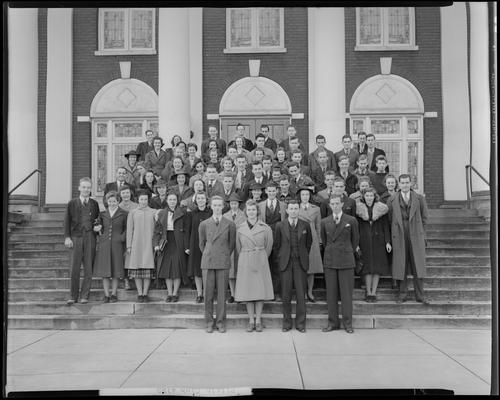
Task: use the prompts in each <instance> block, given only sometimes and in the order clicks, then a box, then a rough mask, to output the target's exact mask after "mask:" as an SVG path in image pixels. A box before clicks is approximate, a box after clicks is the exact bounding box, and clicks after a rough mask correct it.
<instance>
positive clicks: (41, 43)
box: [38, 8, 47, 204]
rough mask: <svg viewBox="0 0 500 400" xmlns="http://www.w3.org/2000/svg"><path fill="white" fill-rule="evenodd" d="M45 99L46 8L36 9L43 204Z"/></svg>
mask: <svg viewBox="0 0 500 400" xmlns="http://www.w3.org/2000/svg"><path fill="white" fill-rule="evenodd" d="M46 100H47V9H46V8H39V9H38V168H39V169H40V170H42V172H43V173H42V188H41V199H42V200H41V201H42V203H43V204H45V194H46V186H47V185H46V184H47V179H46V175H45V171H46V170H47V151H46V141H45V111H46Z"/></svg>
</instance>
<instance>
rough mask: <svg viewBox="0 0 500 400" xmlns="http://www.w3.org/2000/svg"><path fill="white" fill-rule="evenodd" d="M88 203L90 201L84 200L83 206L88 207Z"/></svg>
mask: <svg viewBox="0 0 500 400" xmlns="http://www.w3.org/2000/svg"><path fill="white" fill-rule="evenodd" d="M87 204H89V201H88V200H87V199H85V200H83V206H84V207H87Z"/></svg>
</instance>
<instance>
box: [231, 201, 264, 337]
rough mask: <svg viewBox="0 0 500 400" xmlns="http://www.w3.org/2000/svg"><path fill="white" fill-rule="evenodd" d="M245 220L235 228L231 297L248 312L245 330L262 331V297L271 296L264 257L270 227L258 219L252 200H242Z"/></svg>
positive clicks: (255, 206) (257, 209)
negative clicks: (233, 274) (233, 287)
mask: <svg viewBox="0 0 500 400" xmlns="http://www.w3.org/2000/svg"><path fill="white" fill-rule="evenodd" d="M245 214H246V216H247V220H246V222H243V223H242V224H241V225H240V226H239V227H238V228H237V230H236V252H237V254H238V269H237V275H236V288H235V296H234V299H235V300H236V301H238V302H241V301H242V302H245V303H246V307H247V313H248V319H249V322H248V325H247V332H252V331H253V330H254V329H255V330H256V331H257V332H262V329H263V327H262V321H261V316H262V308H263V307H264V301H265V300H272V299H274V291H273V283H272V280H271V272H270V270H269V263H268V257H269V255H270V254H271V251H272V249H273V233H272V231H271V228H270V227H269V226H268V225H266V224H265V223H264V222H262V221H260V220H259V219H258V216H259V215H258V214H259V208H258V206H257V203H256V202H255V201H253V200H248V201H247V202H246V207H245Z"/></svg>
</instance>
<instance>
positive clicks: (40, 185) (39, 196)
mask: <svg viewBox="0 0 500 400" xmlns="http://www.w3.org/2000/svg"><path fill="white" fill-rule="evenodd" d="M35 173H38V212H41V209H42V174H43V172H42V170H40V169H34V170H33V171H31V173H30V174H29V175H28V176H27V177H26V178H24V179H23V180H22V181H21V182H19V183H18V184H17V185H16V186H15V187H14V188H13V189H12V190H11V191H10V192H9V193H8V194H7V196H9V197H10V195H11V194H12V193H13V192H14V191H15V190H16V189H17V188H18V187H19V186H21V185H22V184H23V183H24V182H26V181H27V180H28V179H29V178H31V176H32V175H33V174H35Z"/></svg>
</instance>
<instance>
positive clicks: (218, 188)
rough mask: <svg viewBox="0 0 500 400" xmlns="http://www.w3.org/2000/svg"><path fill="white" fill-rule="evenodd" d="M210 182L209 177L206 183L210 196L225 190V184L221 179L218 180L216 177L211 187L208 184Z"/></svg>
mask: <svg viewBox="0 0 500 400" xmlns="http://www.w3.org/2000/svg"><path fill="white" fill-rule="evenodd" d="M208 182H209V180H208V179H207V180H206V181H205V184H206V189H207V196H208V198H211V197H212V196H214V195H215V194H218V193H221V192H224V185H223V184H222V182H221V181H218V180H217V179H216V180H215V183H214V186H213V187H209V186H208Z"/></svg>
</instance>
